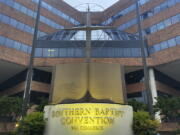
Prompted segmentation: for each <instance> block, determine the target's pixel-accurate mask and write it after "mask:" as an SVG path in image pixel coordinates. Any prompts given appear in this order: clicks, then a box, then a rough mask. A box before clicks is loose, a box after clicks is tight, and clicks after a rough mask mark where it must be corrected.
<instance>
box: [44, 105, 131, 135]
mask: <svg viewBox="0 0 180 135" xmlns="http://www.w3.org/2000/svg"><path fill="white" fill-rule="evenodd" d="M44 111H45V115H44V118H45V120H46V130H45V135H133V131H132V122H133V110H132V107H131V106H126V105H118V104H104V103H80V104H79V103H78V104H60V105H49V106H46V107H45V110H44Z"/></svg>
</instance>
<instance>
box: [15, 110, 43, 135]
mask: <svg viewBox="0 0 180 135" xmlns="http://www.w3.org/2000/svg"><path fill="white" fill-rule="evenodd" d="M44 126H45V122H44V120H43V113H41V112H34V113H32V114H29V115H27V116H26V117H24V118H23V120H21V121H20V122H19V127H18V128H17V131H16V132H15V133H16V134H17V135H19V134H18V133H20V132H23V133H24V134H25V135H43V132H44Z"/></svg>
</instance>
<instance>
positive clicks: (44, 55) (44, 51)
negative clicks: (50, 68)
mask: <svg viewBox="0 0 180 135" xmlns="http://www.w3.org/2000/svg"><path fill="white" fill-rule="evenodd" d="M50 56H51V52H50V51H49V48H43V57H50Z"/></svg>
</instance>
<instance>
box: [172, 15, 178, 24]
mask: <svg viewBox="0 0 180 135" xmlns="http://www.w3.org/2000/svg"><path fill="white" fill-rule="evenodd" d="M178 22H179V16H178V15H176V16H173V17H172V23H173V24H175V23H178Z"/></svg>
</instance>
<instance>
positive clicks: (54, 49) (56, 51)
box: [49, 48, 58, 57]
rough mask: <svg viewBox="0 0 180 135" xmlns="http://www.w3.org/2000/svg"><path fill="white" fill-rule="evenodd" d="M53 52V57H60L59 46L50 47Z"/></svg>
mask: <svg viewBox="0 0 180 135" xmlns="http://www.w3.org/2000/svg"><path fill="white" fill-rule="evenodd" d="M49 51H50V52H51V57H58V49H57V48H51V49H49Z"/></svg>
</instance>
